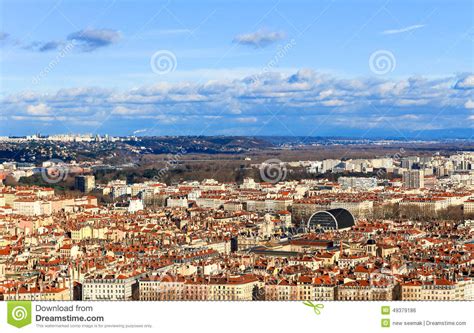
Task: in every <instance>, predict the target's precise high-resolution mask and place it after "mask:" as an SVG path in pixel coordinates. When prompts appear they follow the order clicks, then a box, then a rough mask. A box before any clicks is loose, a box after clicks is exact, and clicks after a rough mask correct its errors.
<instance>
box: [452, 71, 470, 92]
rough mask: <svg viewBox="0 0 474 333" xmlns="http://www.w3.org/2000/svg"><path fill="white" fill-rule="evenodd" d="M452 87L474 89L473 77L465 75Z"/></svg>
mask: <svg viewBox="0 0 474 333" xmlns="http://www.w3.org/2000/svg"><path fill="white" fill-rule="evenodd" d="M454 87H455V88H457V89H474V75H473V74H471V75H466V76H465V77H463V78H462V79H460V80H459V81H458V82H456V85H455V86H454Z"/></svg>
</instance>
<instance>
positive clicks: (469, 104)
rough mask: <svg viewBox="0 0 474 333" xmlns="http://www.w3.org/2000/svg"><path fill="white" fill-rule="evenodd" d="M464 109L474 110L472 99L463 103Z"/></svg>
mask: <svg viewBox="0 0 474 333" xmlns="http://www.w3.org/2000/svg"><path fill="white" fill-rule="evenodd" d="M464 107H465V108H466V109H474V101H473V100H472V99H469V100H467V102H466V103H464Z"/></svg>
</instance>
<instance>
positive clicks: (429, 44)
mask: <svg viewBox="0 0 474 333" xmlns="http://www.w3.org/2000/svg"><path fill="white" fill-rule="evenodd" d="M25 3H26V4H28V6H23V5H24V4H25ZM406 5H407V3H406V2H397V3H394V2H391V1H386V2H370V1H367V2H362V3H355V2H346V3H338V2H336V1H326V2H321V3H318V4H313V3H311V2H304V3H301V5H299V6H296V5H293V4H292V3H291V2H288V1H279V2H275V3H273V2H271V3H270V2H262V3H256V4H252V10H246V7H245V2H237V3H233V4H225V3H224V2H201V3H200V4H199V5H198V4H189V3H185V2H158V3H156V2H145V3H144V5H143V6H139V7H138V6H133V5H132V4H131V3H129V2H125V1H119V2H99V3H94V4H93V5H92V4H91V5H90V6H88V7H84V6H80V4H79V3H78V2H75V1H72V2H61V1H57V2H53V1H42V2H30V1H24V2H20V3H15V2H13V1H5V2H3V3H2V13H3V14H2V19H3V22H2V27H1V31H2V32H1V33H0V44H1V48H2V49H1V72H2V80H1V84H2V89H1V90H2V92H1V95H0V98H1V102H0V107H2V111H3V112H2V114H1V115H0V117H1V120H2V124H3V125H5V124H8V126H0V135H2V136H8V135H31V134H34V133H47V134H58V133H92V134H97V133H105V132H107V133H109V134H111V135H133V134H137V135H149V136H159V135H249V136H259V135H264V136H266V135H283V136H299V135H301V136H341V137H344V136H346V137H361V138H372V137H384V136H385V137H399V138H410V139H412V138H419V139H431V138H443V137H457V138H470V137H471V136H472V134H474V133H472V121H473V119H474V115H473V109H474V98H473V94H472V93H473V87H474V76H473V74H472V72H473V63H472V59H473V57H472V47H473V40H474V37H473V36H474V30H473V27H472V18H471V15H470V13H471V12H472V3H471V2H469V1H455V2H451V3H445V2H441V1H439V2H414V3H413V2H410V11H407V10H406ZM19 6H21V9H20V8H19ZM341 17H343V18H344V19H343V20H341V19H340V18H341ZM18 21H27V22H30V23H31V24H29V25H18V23H17V22H18Z"/></svg>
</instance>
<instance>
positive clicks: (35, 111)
mask: <svg viewBox="0 0 474 333" xmlns="http://www.w3.org/2000/svg"><path fill="white" fill-rule="evenodd" d="M50 111H51V109H50V107H49V106H47V105H46V104H44V103H40V104H38V105H28V107H27V108H26V112H27V113H28V114H29V115H32V116H47V115H49V114H50Z"/></svg>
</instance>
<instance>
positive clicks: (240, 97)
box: [0, 69, 474, 128]
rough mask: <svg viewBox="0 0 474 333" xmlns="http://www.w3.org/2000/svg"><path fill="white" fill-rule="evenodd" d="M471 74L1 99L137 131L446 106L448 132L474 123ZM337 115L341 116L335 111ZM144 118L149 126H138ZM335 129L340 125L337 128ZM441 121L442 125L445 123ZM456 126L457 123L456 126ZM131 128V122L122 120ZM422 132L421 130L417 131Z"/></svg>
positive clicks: (27, 116)
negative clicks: (472, 118)
mask: <svg viewBox="0 0 474 333" xmlns="http://www.w3.org/2000/svg"><path fill="white" fill-rule="evenodd" d="M459 82H462V86H463V87H466V86H467V83H468V82H469V80H468V79H466V76H465V75H464V76H462V77H458V76H451V77H444V78H434V79H433V78H423V77H408V78H402V79H398V80H395V79H377V80H375V79H373V78H340V77H335V76H331V75H327V74H323V73H319V72H315V71H313V70H310V69H304V70H300V71H298V72H296V73H295V72H293V73H291V74H287V73H280V72H273V73H265V74H264V75H262V76H261V77H259V79H258V80H252V79H251V78H249V77H241V78H231V79H230V78H224V79H216V80H213V81H209V82H205V83H191V82H176V83H170V82H167V83H165V82H160V83H158V84H154V85H147V86H142V87H138V88H134V89H130V90H111V89H100V88H91V87H78V88H69V89H61V90H59V91H57V92H48V93H38V92H30V91H26V92H22V93H18V94H14V95H10V96H6V97H4V98H3V99H2V100H0V107H2V111H4V112H3V115H5V116H6V117H8V118H9V119H12V120H16V121H24V120H32V118H33V117H34V119H36V118H39V117H44V118H42V119H38V120H45V121H46V119H47V117H48V116H51V115H54V116H55V117H54V118H55V119H66V120H67V121H69V122H75V123H77V124H81V122H82V121H84V124H86V121H90V120H91V119H94V120H97V119H99V120H100V119H107V123H108V124H109V125H108V126H112V125H111V124H113V122H114V121H119V120H126V123H129V122H130V126H131V127H132V126H133V127H132V128H148V126H149V124H148V122H150V123H153V124H155V123H156V122H158V123H159V124H174V123H179V124H182V123H185V122H188V123H193V124H196V123H199V119H220V121H219V123H221V124H222V127H229V126H230V125H232V124H234V125H235V124H238V125H239V126H250V124H254V123H258V122H259V121H260V120H261V117H260V115H262V116H267V115H268V110H271V111H273V112H277V111H278V117H279V118H280V117H288V119H294V118H291V117H295V115H298V116H300V117H309V118H310V117H319V119H321V116H323V117H324V118H325V117H327V116H331V117H333V116H334V117H335V115H331V114H332V113H339V114H340V113H344V115H345V119H347V120H348V121H349V120H350V119H357V118H360V119H359V120H360V122H361V123H363V119H366V120H367V122H369V121H371V122H373V123H374V124H375V123H377V122H378V123H381V122H380V120H376V119H374V118H375V116H377V115H379V114H380V113H383V112H384V111H386V112H389V113H388V114H390V116H391V117H393V119H394V120H393V121H405V122H406V123H408V122H409V123H410V124H415V123H416V124H422V123H426V122H428V123H429V121H430V119H431V118H430V117H432V116H433V115H434V114H436V113H437V112H438V111H439V110H440V109H441V108H443V109H445V110H449V112H445V113H443V114H446V115H448V114H449V118H446V119H444V122H443V126H444V125H445V124H446V126H448V125H449V124H451V123H453V124H454V123H459V121H460V119H466V117H467V115H466V114H465V112H466V111H465V109H466V108H467V109H471V108H472V107H473V106H474V105H473V104H474V102H473V100H472V93H471V90H467V89H465V88H462V89H458V88H456V84H457V83H459ZM333 111H337V112H333ZM377 111H378V112H377ZM139 120H142V122H141V123H136V124H135V123H132V122H138V121H139ZM333 123H334V122H333ZM440 123H441V122H440ZM448 123H449V124H448ZM122 124H123V121H122ZM413 126H415V125H413Z"/></svg>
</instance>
